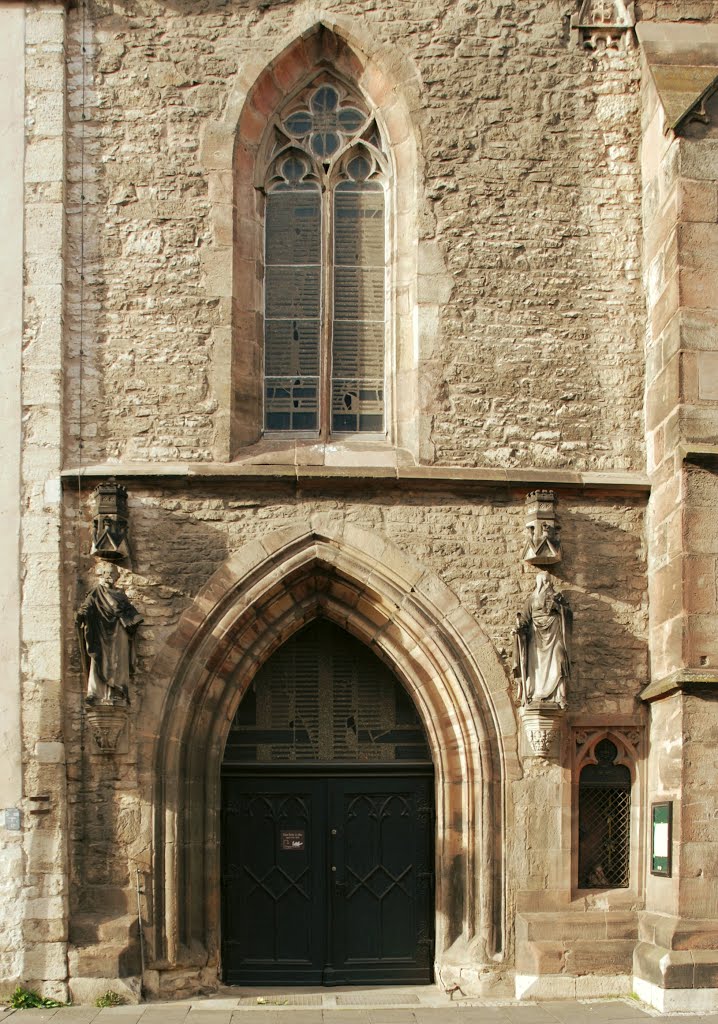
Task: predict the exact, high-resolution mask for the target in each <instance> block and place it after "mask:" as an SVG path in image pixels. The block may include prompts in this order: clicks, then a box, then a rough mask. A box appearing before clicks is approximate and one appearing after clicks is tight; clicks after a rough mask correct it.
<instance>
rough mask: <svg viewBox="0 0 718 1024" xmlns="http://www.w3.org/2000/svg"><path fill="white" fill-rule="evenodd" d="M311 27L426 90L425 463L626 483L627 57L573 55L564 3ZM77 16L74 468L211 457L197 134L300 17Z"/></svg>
mask: <svg viewBox="0 0 718 1024" xmlns="http://www.w3.org/2000/svg"><path fill="white" fill-rule="evenodd" d="M325 10H326V12H327V16H328V17H331V16H332V15H337V16H339V15H341V16H344V17H348V18H349V19H350V21H351V25H352V28H353V29H354V30H355V31H356V34H357V37H358V38H363V39H366V40H371V41H372V43H373V46H374V49H375V51H382V52H384V54H385V55H391V54H392V53H393V52H397V53H401V55H402V57H403V58H406V59H408V61H409V62H410V63H411V64H413V66H414V67H415V68H416V72H417V75H418V80H419V82H420V85H421V91H422V99H421V114H420V117H419V119H418V121H417V124H416V125H414V129H415V133H416V139H417V146H418V155H419V183H418V188H417V192H416V203H417V222H418V223H419V224H420V225H421V228H420V234H421V237H420V238H419V239H417V241H421V240H431V241H432V242H435V243H436V245H437V246H438V253H439V262H440V263H441V262H442V261H443V267H437V273H440V274H442V275H443V274H445V273H447V272H448V274H449V275H450V278H451V280H452V281H453V290H452V293H451V297H450V299H449V301H448V302H447V303H446V304H445V306H444V307H443V309H442V311H441V315H440V317H439V320H440V327H441V332H442V344H441V346H440V353H439V357H438V358H439V364H438V369H439V372H438V373H434V372H433V371H432V375H431V378H432V379H431V380H422V382H421V391H422V395H421V403H420V404H421V408H422V416H423V419H424V421H425V422H422V425H421V428H420V431H419V433H420V436H421V437H423V438H428V443H427V445H426V446H425V447H424V448H423V449H422V451H423V457H424V458H425V459H427V460H429V461H433V460H436V461H439V462H445V463H449V464H466V465H500V466H506V465H510V464H511V465H529V464H536V465H544V466H564V467H565V466H575V467H577V468H585V467H588V466H591V467H593V468H616V469H637V470H640V469H642V467H643V460H644V456H643V431H642V423H641V408H642V393H643V375H642V345H643V327H642V324H643V315H644V313H643V303H642V298H641V294H640V267H639V237H640V220H639V217H640V179H639V173H638V159H637V145H638V138H639V128H640V124H639V110H638V75H639V64H638V57H637V51H635V50H629V51H627V52H624V51H621V52H620V53H612V54H603V55H602V56H600V57H598V58H596V57H594V56H591V55H589V54H587V53H585V52H582V51H580V50H579V49H578V48H576V47H574V46H573V45H572V44H570V42H569V33H568V21H567V19H566V18H565V17H564V14H565V10H564V7H562V6H561V5H560V4H558V3H557V2H551V3H544V2H543V0H531V2H524V3H521V4H517V3H508V4H507V3H503V2H502V3H498V2H493V0H491V2H488V0H486V2H482V3H475V2H468V0H462V2H459V3H454V2H448V0H443V2H440V3H436V4H430V5H423V6H422V5H416V4H413V3H406V2H404V0H391V2H387V3H382V4H377V3H376V2H375V0H352V2H351V3H347V2H346V0H334V2H330V3H328V4H327V5H326V8H325ZM83 11H85V8H82V7H79V8H78V9H76V10H72V11H70V13H69V22H70V46H71V54H70V63H69V72H70V81H69V98H70V114H71V130H70V136H69V142H68V164H69V168H70V176H71V182H72V189H71V195H72V197H73V201H72V206H71V210H70V213H71V216H70V237H69V243H70V244H69V258H70V263H71V265H72V266H73V267H75V268H77V267H78V266H79V261H80V248H81V245H82V247H83V248H84V270H85V285H86V287H85V301H84V303H83V308H82V309H80V304H79V296H78V292H77V289H76V288H75V289H74V290H72V289H71V292H70V303H69V311H70V316H69V317H68V345H69V354H70V359H69V360H68V366H67V370H68V372H67V382H68V414H69V416H68V432H69V435H70V438H71V441H72V446H71V448H70V449H68V460H69V461H70V462H72V463H74V462H75V461H76V460H77V459H78V458H79V459H81V461H82V462H83V463H84V464H88V463H92V462H101V461H104V460H105V459H108V458H109V459H121V460H131V459H145V458H148V459H152V460H157V459H162V460H172V459H182V460H203V459H204V460H206V459H209V458H211V457H212V451H213V446H214V444H215V441H216V432H217V418H218V417H220V416H221V415H222V414H225V415H226V410H222V409H220V408H219V406H218V394H215V392H214V390H213V383H212V381H213V359H214V358H215V353H214V352H213V349H212V341H211V336H212V329H213V326H214V325H215V324H216V322H217V318H218V317H220V316H221V315H222V311H221V309H220V308H219V303H220V300H218V299H215V298H209V296H208V293H207V291H206V288H205V281H204V277H203V265H204V263H203V257H204V256H205V255H206V253H207V252H208V251H209V249H210V247H211V230H210V224H209V219H208V214H209V202H210V198H211V197H210V196H209V195H208V185H207V180H206V176H205V174H204V173H203V170H202V168H201V166H200V162H199V156H198V151H199V147H200V141H201V138H202V132H203V130H204V128H205V127H206V125H207V124H208V123H210V122H211V121H213V120H215V119H217V118H218V117H219V116H220V115H221V112H222V110H223V108H224V105H225V103H226V101H227V97H228V95H229V92H230V89H231V86H232V82H233V80H234V77H235V75H236V73H237V70H238V68H241V67H242V65H243V63H244V62H247V61H248V60H249V59H250V56H251V58H252V59H253V60H256V59H257V57H258V55H260V54H263V55H266V59H267V61H269V60H270V59H272V58H273V57H274V56H276V52H277V48H281V46H282V45H284V41H286V39H288V38H291V34H292V32H293V31H296V33H297V34H300V33H301V31H303V30H304V29H305V28H306V27H307V26H308V25H309V24H311V21H312V12H313V11H314V8H313V6H312V5H310V4H309V3H308V2H306V0H302V2H297V3H291V4H288V3H279V4H259V5H255V4H246V3H243V2H238V0H233V2H230V3H225V2H222V3H219V2H216V0H212V2H209V3H205V4H202V5H200V6H199V7H198V6H197V5H196V4H193V3H192V4H190V3H179V4H174V5H172V6H171V7H170V8H168V7H167V6H166V5H164V4H160V3H157V2H152V0H137V2H133V3H131V4H130V3H127V4H119V5H118V4H109V3H107V2H105V0H91V2H89V3H88V5H87V8H86V11H85V13H84V15H83ZM83 34H84V36H83ZM83 37H84V40H85V50H86V53H85V55H84V59H83V55H82V53H81V52H80V43H81V38H83ZM398 87H399V88H400V85H399V86H398ZM83 104H84V110H85V113H86V117H85V120H84V122H83V120H82V116H81V115H82V110H83ZM83 125H84V129H83ZM83 130H84V137H85V143H84V150H82V152H81V145H80V136H81V133H82V131H83ZM83 161H84V170H83V169H82V168H81V163H82V162H83ZM81 176H82V177H83V178H84V185H83V186H82V188H83V193H84V195H85V196H86V203H85V216H84V240H82V239H81V230H80V218H79V205H78V203H77V194H78V188H79V180H80V177H81ZM81 317H82V325H83V326H82V349H83V353H84V359H83V366H82V381H81V382H80V364H79V360H78V353H79V350H80V333H81V332H80V318H81ZM418 330H419V331H420V332H421V330H422V328H421V327H419V328H418ZM417 343H418V350H419V351H420V352H421V351H423V350H425V349H426V350H427V351H428V350H429V349H430V348H431V347H432V341H431V339H428V338H424V337H419V338H418V339H417ZM432 358H433V355H432ZM419 370H421V367H419ZM223 390H224V389H223ZM78 437H81V439H82V452H78V450H77V444H78Z"/></svg>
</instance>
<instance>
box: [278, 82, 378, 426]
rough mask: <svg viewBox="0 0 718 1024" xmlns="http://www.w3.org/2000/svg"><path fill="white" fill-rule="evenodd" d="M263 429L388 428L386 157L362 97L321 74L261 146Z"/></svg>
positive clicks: (287, 107)
mask: <svg viewBox="0 0 718 1024" xmlns="http://www.w3.org/2000/svg"><path fill="white" fill-rule="evenodd" d="M265 153H266V161H265V168H266V170H265V175H264V182H263V187H264V190H265V193H266V207H265V267H264V284H265V289H264V429H265V432H270V433H271V432H288V431H289V432H295V433H307V434H312V435H317V436H320V437H327V436H328V435H330V434H345V433H371V434H383V433H384V431H385V413H386V410H385V401H384V395H385V347H386V323H387V316H386V295H387V287H386V275H387V260H386V215H387V188H388V184H389V174H388V166H389V165H388V160H387V157H386V155H385V151H384V147H383V144H382V140H381V135H380V132H379V129H378V126H377V124H376V121H375V120H374V117H373V116H372V114H371V112H370V111H369V110H368V109H367V107H366V105H365V103H364V102H363V100H362V99H361V98H360V97H359V96H358V95H357V94H355V93H354V92H353V91H352V90H351V89H350V88H349V87H347V86H346V85H344V84H343V83H341V82H339V81H338V80H337V79H334V78H333V77H332V76H330V75H329V74H327V73H322V74H321V75H320V76H319V77H318V78H315V79H314V81H313V82H312V84H311V85H310V86H308V87H307V88H305V89H304V90H302V91H301V92H300V93H298V94H297V95H296V96H295V97H293V98H292V99H291V100H290V101H289V103H288V104H286V105H285V107H284V108H283V110H282V111H281V112H280V113H279V115H278V116H277V117H276V118H275V119H274V121H273V123H272V127H271V132H270V135H269V139H268V144H267V147H266V150H265Z"/></svg>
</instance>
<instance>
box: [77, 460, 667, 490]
mask: <svg viewBox="0 0 718 1024" xmlns="http://www.w3.org/2000/svg"><path fill="white" fill-rule="evenodd" d="M109 477H112V478H114V479H117V480H138V481H140V480H141V481H145V482H148V483H161V482H166V483H170V482H171V481H178V482H179V481H186V482H189V483H193V482H196V483H219V482H231V481H243V482H245V483H254V484H263V483H264V484H270V483H276V482H280V483H281V482H286V483H293V484H296V485H309V484H322V483H327V484H330V483H331V484H346V485H348V486H350V485H352V484H359V483H361V484H366V483H375V484H377V485H381V484H383V485H385V486H389V487H391V486H396V487H400V488H412V487H417V486H418V487H425V486H429V487H431V486H433V487H451V488H452V489H456V488H459V489H461V490H464V489H466V490H471V489H474V488H488V489H493V488H496V487H506V488H516V489H523V488H527V487H528V488H529V489H533V488H535V487H549V488H553V489H557V490H568V491H587V490H590V491H601V492H605V493H606V494H615V495H621V494H625V495H635V496H639V495H640V496H648V494H650V482H649V479H648V477H647V475H646V474H645V473H635V472H603V471H601V472H595V473H579V472H575V471H573V470H567V469H548V468H546V469H544V468H542V469H537V468H531V467H529V468H526V469H492V468H483V467H482V468H468V467H461V466H410V467H401V466H398V467H397V466H299V465H285V464H275V465H271V464H270V465H267V464H263V465H257V464H251V463H250V464H247V463H231V462H230V463H222V462H196V463H190V462H165V463H160V464H158V463H147V462H122V463H102V464H99V465H94V466H82V467H77V468H72V469H65V470H63V472H62V473H61V479H62V483H63V486H64V487H65V488H68V489H69V488H78V487H80V486H82V484H83V482H86V483H94V482H95V481H100V480H105V479H107V478H109Z"/></svg>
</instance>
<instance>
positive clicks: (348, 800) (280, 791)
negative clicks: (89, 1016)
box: [222, 618, 434, 985]
mask: <svg viewBox="0 0 718 1024" xmlns="http://www.w3.org/2000/svg"><path fill="white" fill-rule="evenodd" d="M433 774H434V773H433V764H432V761H431V753H430V750H429V746H428V743H427V740H426V735H425V733H424V729H423V727H422V724H421V720H420V719H419V716H418V714H417V712H416V709H415V707H414V706H413V703H412V701H411V698H410V697H409V695H408V694H407V693H406V691H405V690H404V688H403V687H402V685H401V683H400V682H399V680H398V679H397V678H396V677H395V676H394V675H393V673H392V672H391V670H390V669H389V668H388V666H387V665H386V664H385V663H384V662H382V661H381V660H380V659H379V658H378V657H377V656H376V655H375V654H374V653H372V651H370V650H369V649H368V648H367V647H366V646H365V645H364V644H362V643H361V642H360V641H358V640H356V639H355V638H354V637H352V636H350V635H349V634H348V633H346V632H345V631H344V630H343V629H341V627H339V626H337V625H335V624H334V623H331V622H329V621H327V620H326V619H323V618H318V619H316V620H314V622H312V623H310V624H309V625H307V626H305V627H304V628H303V629H301V630H300V631H299V632H298V633H295V634H294V636H293V637H291V639H290V640H288V641H287V642H286V643H285V644H284V645H283V646H282V647H280V648H279V649H278V650H277V651H275V653H274V654H273V655H272V656H271V657H270V658H269V659H268V660H267V661H266V662H265V664H264V665H263V666H262V668H261V669H260V671H259V672H258V673H257V675H256V676H255V678H254V680H253V681H252V683H251V685H250V687H249V688H248V690H247V691H246V693H245V696H244V699H243V700H242V703H241V704H240V705H239V708H238V710H237V714H236V715H235V717H234V720H233V722H232V727H231V729H230V733H229V737H228V739H227V746H226V747H225V753H224V758H223V762H222V978H223V980H224V981H225V982H228V983H230V984H233V983H236V984H248V985H258V984H275V985H276V984H320V983H321V984H325V985H346V984H369V983H371V984H387V983H403V984H421V983H427V982H430V981H431V980H432V976H433V945H434V884H433V883H434V856H433V849H434V778H433Z"/></svg>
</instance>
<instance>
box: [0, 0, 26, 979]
mask: <svg viewBox="0 0 718 1024" xmlns="http://www.w3.org/2000/svg"><path fill="white" fill-rule="evenodd" d="M24 47H25V8H24V6H23V5H22V4H18V3H13V2H5V3H0V93H1V94H2V96H3V101H4V102H3V122H2V125H0V223H2V225H3V240H2V245H0V308H2V311H3V312H2V318H0V361H1V362H2V368H3V371H2V374H0V422H1V423H2V430H0V519H1V521H2V530H1V531H0V564H2V566H3V567H4V568H3V572H2V574H0V604H1V605H2V608H3V616H2V620H0V661H1V662H2V666H3V671H2V673H0V896H1V901H0V907H1V908H2V909H0V977H3V976H4V977H7V978H13V979H14V978H17V977H18V976H19V974H20V961H21V945H22V943H21V927H22V909H21V908H22V903H21V899H20V896H21V892H22V831H21V825H22V821H21V819H20V820H17V819H18V817H19V816H20V813H21V801H22V760H21V751H22V746H21V739H20V446H21V440H22V421H21V403H20V361H21V354H22V245H23V215H22V210H23V162H24V153H23V149H24V124H23V122H24V116H25V85H24V74H25V53H24ZM13 811H15V812H17V813H16V814H15V813H13Z"/></svg>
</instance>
